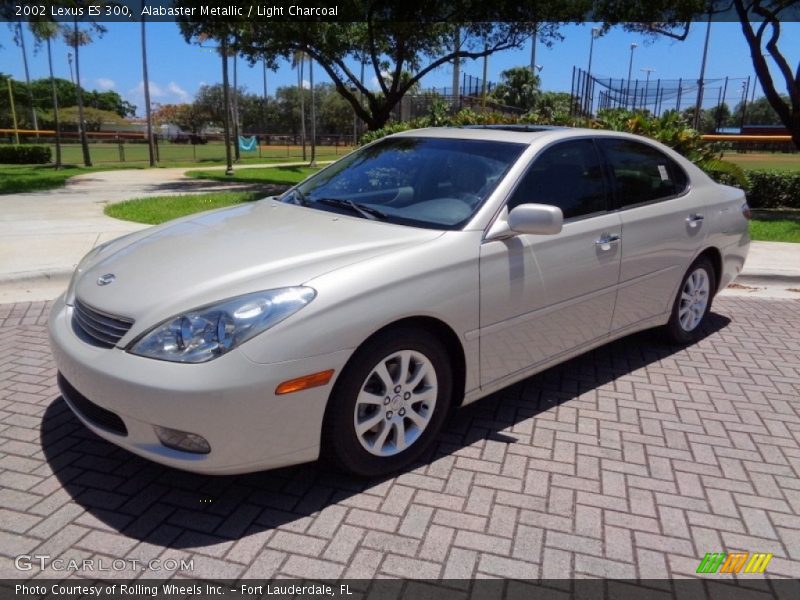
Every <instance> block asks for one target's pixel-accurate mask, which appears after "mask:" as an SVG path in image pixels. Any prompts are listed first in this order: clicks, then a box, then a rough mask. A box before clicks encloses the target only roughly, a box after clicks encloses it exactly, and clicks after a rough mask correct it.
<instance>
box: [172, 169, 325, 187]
mask: <svg viewBox="0 0 800 600" xmlns="http://www.w3.org/2000/svg"><path fill="white" fill-rule="evenodd" d="M317 171H319V169H312V168H310V167H266V168H264V169H241V170H239V171H235V173H234V175H232V176H228V175H225V171H187V172H186V174H187V175H188V176H189V177H194V178H196V179H214V180H216V181H243V182H247V183H265V184H272V185H294V184H296V183H300V182H301V181H303V180H304V179H305V178H306V177H308V176H310V175H313V174H314V173H316V172H317Z"/></svg>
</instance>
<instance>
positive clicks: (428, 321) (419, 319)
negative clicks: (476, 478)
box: [325, 315, 467, 419]
mask: <svg viewBox="0 0 800 600" xmlns="http://www.w3.org/2000/svg"><path fill="white" fill-rule="evenodd" d="M404 328H416V329H422V330H424V331H426V332H428V333H430V334H432V335H433V336H435V337H436V338H437V339H438V340H439V341H440V342H441V343H442V344H443V345H444V347H445V350H446V351H447V354H448V356H449V357H450V364H451V366H452V368H453V402H452V403H451V407H452V408H454V409H455V408H457V407H460V406H462V405H463V403H464V387H465V385H466V377H467V360H466V355H465V353H464V346H463V344H462V343H461V340H459V338H458V334H456V332H455V331H454V330H453V328H452V327H450V325H448V324H447V323H445V322H444V321H442V320H441V319H437V318H436V317H430V316H422V315H420V316H414V317H404V318H402V319H398V320H396V321H392V322H391V323H387V324H386V325H384V326H383V327H381V328H380V329H378V330H376V331H374V332H373V333H372V334H370V335H369V336H368V337H367V338H365V339H364V340H363V341H362V342H361V343H360V344H359V345H358V347H356V349H355V350H353V353H352V355H351V356H350V358H349V359H348V360H347V363H345V366H344V367H343V368H342V370H341V371H340V372H339V373H338V374H337V377H336V379H337V381H336V382H335V383H334V385H333V388H332V389H331V395H333V394H335V393H336V387H337V385H336V384H337V383H338V380H339V379H340V377H341V375H342V373H344V371H345V370H346V369H347V368H348V367H349V366H350V363H351V361H352V360H353V357H354V356H355V355H356V354H357V353H358V351H359V350H360V349H361V348H362V347H363V346H364V345H365V344H367V343H369V342H370V341H371V340H373V339H374V338H376V337H377V336H380V335H384V334H385V333H386V332H387V331H391V330H392V329H404ZM330 406H331V402H330V399H329V400H328V406H327V407H326V409H325V419H327V418H328V413H329V410H330Z"/></svg>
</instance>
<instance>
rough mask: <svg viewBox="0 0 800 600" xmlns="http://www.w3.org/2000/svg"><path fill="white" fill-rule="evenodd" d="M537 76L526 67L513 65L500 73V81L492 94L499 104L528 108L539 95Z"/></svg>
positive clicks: (532, 105)
mask: <svg viewBox="0 0 800 600" xmlns="http://www.w3.org/2000/svg"><path fill="white" fill-rule="evenodd" d="M539 94H540V91H539V77H538V76H536V75H534V74H533V73H531V70H530V69H529V68H528V67H513V68H511V69H507V70H505V71H503V72H502V73H500V83H499V84H498V85H497V87H496V88H495V89H494V90H493V91H492V96H493V97H494V98H495V99H496V100H497V101H498V102H500V103H501V104H505V105H506V106H515V107H517V108H524V109H525V110H530V109H532V108H533V107H534V105H535V104H536V98H537V97H538V96H539Z"/></svg>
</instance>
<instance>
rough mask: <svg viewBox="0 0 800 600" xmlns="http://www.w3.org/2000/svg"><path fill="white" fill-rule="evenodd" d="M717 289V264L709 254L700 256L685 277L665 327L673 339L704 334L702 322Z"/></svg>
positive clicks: (680, 341) (685, 341)
mask: <svg viewBox="0 0 800 600" xmlns="http://www.w3.org/2000/svg"><path fill="white" fill-rule="evenodd" d="M716 289H717V283H716V277H715V275H714V266H713V265H712V264H711V261H710V260H708V259H707V258H706V257H701V258H699V259H697V260H696V261H695V262H694V263H693V264H692V266H691V267H689V270H688V271H687V272H686V275H684V277H683V281H681V286H680V288H679V289H678V296H677V297H676V298H675V302H674V304H673V306H672V314H671V315H670V319H669V322H668V323H667V326H666V328H665V333H666V336H667V338H668V339H669V341H671V342H675V343H678V344H688V343H689V342H693V341H695V340H697V339H698V338H699V337H700V333H701V330H702V327H701V324H702V323H703V322H704V321H705V320H706V317H707V316H708V313H709V312H710V311H711V301H712V300H713V298H714V290H716Z"/></svg>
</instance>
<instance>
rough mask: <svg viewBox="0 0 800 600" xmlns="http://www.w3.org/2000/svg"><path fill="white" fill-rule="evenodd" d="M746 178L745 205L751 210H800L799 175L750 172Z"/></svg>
mask: <svg viewBox="0 0 800 600" xmlns="http://www.w3.org/2000/svg"><path fill="white" fill-rule="evenodd" d="M747 177H748V179H749V180H750V192H749V193H748V194H747V203H748V204H749V205H750V207H751V208H798V209H800V173H792V172H781V171H750V172H749V173H748V174H747Z"/></svg>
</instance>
